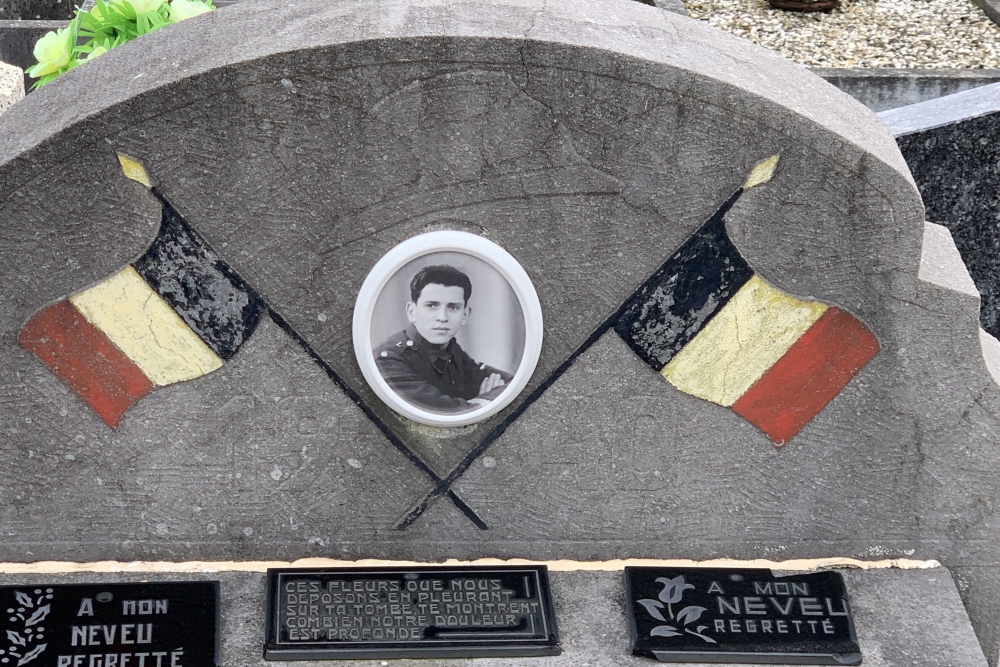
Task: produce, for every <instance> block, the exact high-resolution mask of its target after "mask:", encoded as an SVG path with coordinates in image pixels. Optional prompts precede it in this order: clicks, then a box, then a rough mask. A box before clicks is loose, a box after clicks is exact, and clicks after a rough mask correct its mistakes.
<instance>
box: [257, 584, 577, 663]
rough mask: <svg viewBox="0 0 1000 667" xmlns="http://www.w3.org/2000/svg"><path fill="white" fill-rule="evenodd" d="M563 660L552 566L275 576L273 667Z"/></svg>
mask: <svg viewBox="0 0 1000 667" xmlns="http://www.w3.org/2000/svg"><path fill="white" fill-rule="evenodd" d="M560 652H561V650H560V647H559V635H558V633H557V631H556V623H555V615H554V614H553V612H552V598H551V595H550V592H549V579H548V569H547V568H546V567H545V566H524V567H507V566H502V567H485V566H484V567H419V568H397V567H391V568H346V569H315V570H314V569H287V570H286V569H280V570H268V572H267V637H266V644H265V647H264V658H265V659H267V660H318V659H319V660H322V659H331V658H332V659H379V658H447V657H465V658H480V657H490V656H508V657H519V656H543V655H559V653H560Z"/></svg>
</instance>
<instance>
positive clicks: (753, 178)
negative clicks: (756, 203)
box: [743, 155, 778, 190]
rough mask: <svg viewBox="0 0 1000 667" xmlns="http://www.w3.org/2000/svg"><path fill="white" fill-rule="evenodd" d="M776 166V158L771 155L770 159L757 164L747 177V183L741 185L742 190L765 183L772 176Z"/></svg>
mask: <svg viewBox="0 0 1000 667" xmlns="http://www.w3.org/2000/svg"><path fill="white" fill-rule="evenodd" d="M777 166H778V156H777V155H772V156H771V157H769V158H767V159H766V160H763V161H761V162H758V163H757V164H756V166H754V168H753V171H751V172H750V175H749V176H748V177H747V182H746V183H744V184H743V189H744V190H749V189H750V188H752V187H753V186H755V185H761V184H762V183H767V182H768V181H769V180H771V177H772V176H774V169H775V167H777Z"/></svg>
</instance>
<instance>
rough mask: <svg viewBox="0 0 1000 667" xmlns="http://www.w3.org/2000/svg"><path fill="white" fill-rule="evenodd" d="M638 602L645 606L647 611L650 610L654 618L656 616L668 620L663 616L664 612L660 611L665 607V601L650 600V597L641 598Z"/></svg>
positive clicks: (659, 619) (658, 618) (661, 619)
mask: <svg viewBox="0 0 1000 667" xmlns="http://www.w3.org/2000/svg"><path fill="white" fill-rule="evenodd" d="M638 602H639V604H641V605H642V606H643V607H645V608H646V611H648V612H649V615H650V616H652V617H653V618H655V619H656V620H658V621H666V620H667V619H665V618H663V614H661V613H660V609H663V603H662V602H657V601H656V600H649V599H646V600H639V601H638Z"/></svg>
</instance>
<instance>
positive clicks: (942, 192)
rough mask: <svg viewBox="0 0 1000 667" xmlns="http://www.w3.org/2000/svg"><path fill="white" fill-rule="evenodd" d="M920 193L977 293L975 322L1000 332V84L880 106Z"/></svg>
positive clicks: (884, 119)
mask: <svg viewBox="0 0 1000 667" xmlns="http://www.w3.org/2000/svg"><path fill="white" fill-rule="evenodd" d="M881 117H882V120H883V121H885V123H886V125H888V126H889V129H890V130H891V131H892V133H893V134H894V135H895V136H896V142H897V143H898V144H899V149H900V151H902V153H903V157H905V158H906V162H907V165H908V166H909V167H910V171H911V172H912V173H913V178H914V180H915V181H916V183H917V187H918V188H919V189H920V194H921V195H922V196H923V200H924V206H926V207H927V219H928V220H935V221H938V222H940V223H941V224H942V225H944V226H946V227H947V228H948V229H949V230H950V231H951V233H952V235H953V236H954V237H955V244H956V245H957V246H958V250H959V252H961V254H962V259H963V260H964V261H965V263H966V265H967V266H968V267H969V272H970V273H971V274H972V278H973V280H975V282H976V286H977V287H978V288H979V291H980V292H981V293H982V298H983V304H982V310H981V313H980V318H979V319H980V323H981V325H982V327H983V329H985V330H986V331H987V332H989V333H990V334H991V335H992V336H994V337H996V336H1000V258H998V257H1000V256H998V254H997V251H998V250H1000V194H998V192H1000V190H998V187H997V186H998V185H1000V154H998V149H997V142H996V140H995V139H996V136H997V132H998V129H1000V84H993V85H990V86H983V87H981V88H976V89H974V90H969V91H964V92H961V93H956V94H954V95H948V96H946V97H941V98H938V99H936V100H929V101H927V102H921V103H920V104H913V105H910V106H906V107H901V108H899V109H893V110H891V111H886V112H883V113H882V114H881Z"/></svg>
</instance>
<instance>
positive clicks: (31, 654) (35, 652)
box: [17, 644, 48, 667]
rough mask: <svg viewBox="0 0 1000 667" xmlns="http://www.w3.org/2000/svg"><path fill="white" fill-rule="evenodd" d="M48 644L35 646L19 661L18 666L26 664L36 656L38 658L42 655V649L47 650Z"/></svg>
mask: <svg viewBox="0 0 1000 667" xmlns="http://www.w3.org/2000/svg"><path fill="white" fill-rule="evenodd" d="M46 646H48V644H39V645H38V646H36V647H35V648H33V649H31V650H30V651H28V652H27V653H25V654H24V657H23V658H21V659H20V660H18V661H17V667H21V665H26V664H28V663H29V662H31V661H32V660H34V659H35V658H37V657H38V656H39V655H41V653H42V651H44V650H45V647H46Z"/></svg>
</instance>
